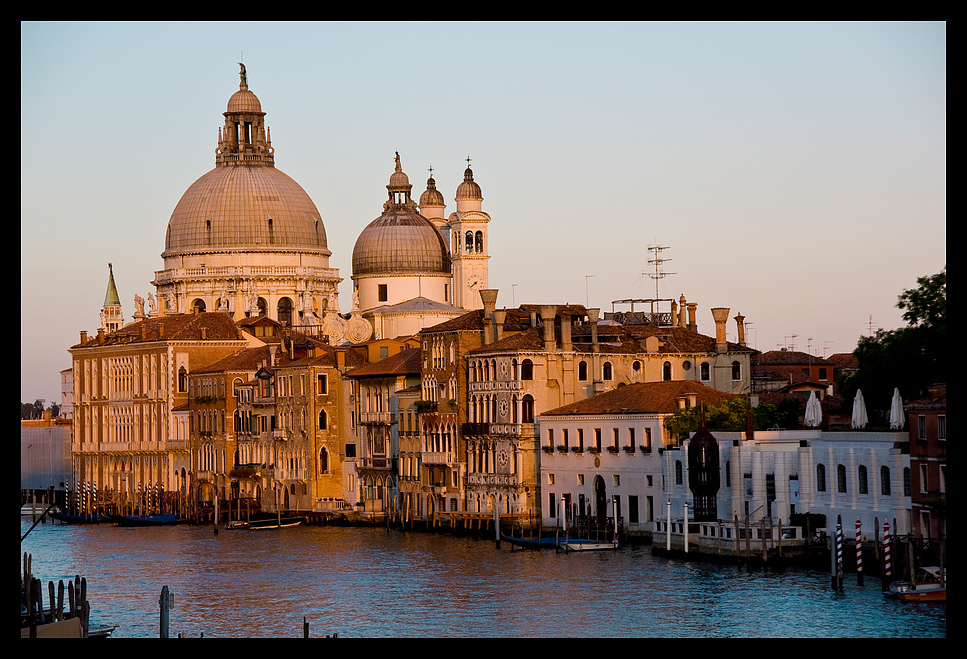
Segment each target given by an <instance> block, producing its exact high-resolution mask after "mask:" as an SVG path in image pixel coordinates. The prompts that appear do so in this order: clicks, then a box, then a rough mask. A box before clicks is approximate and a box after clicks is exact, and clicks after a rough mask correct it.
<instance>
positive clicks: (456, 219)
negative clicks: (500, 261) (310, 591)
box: [449, 158, 490, 311]
mask: <svg viewBox="0 0 967 659" xmlns="http://www.w3.org/2000/svg"><path fill="white" fill-rule="evenodd" d="M469 165H470V159H469V158H467V169H466V171H465V172H464V173H463V183H461V184H460V185H458V186H457V194H456V198H455V199H454V201H456V202H457V210H456V212H455V213H452V214H451V215H450V221H449V224H450V229H451V232H452V233H451V234H450V235H451V240H452V246H451V251H450V253H451V258H452V262H453V305H454V306H456V307H460V308H462V309H466V310H467V311H473V310H474V309H483V302H482V301H481V300H480V291H481V290H482V289H485V288H488V286H489V277H488V262H489V261H490V256H489V254H488V251H487V248H488V238H487V225H488V224H489V222H490V216H489V215H488V214H487V213H485V212H483V211H482V210H481V209H480V208H481V202H482V201H483V195H482V194H481V192H480V186H479V185H477V184H476V183H475V182H474V180H473V171H472V170H471V169H470V166H469Z"/></svg>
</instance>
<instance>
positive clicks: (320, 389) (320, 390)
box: [316, 373, 329, 396]
mask: <svg viewBox="0 0 967 659" xmlns="http://www.w3.org/2000/svg"><path fill="white" fill-rule="evenodd" d="M328 393H329V378H328V376H326V375H325V374H324V373H320V374H319V375H318V376H317V377H316V394H317V395H319V396H323V395H325V394H328Z"/></svg>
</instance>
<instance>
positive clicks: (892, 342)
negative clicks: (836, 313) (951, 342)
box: [839, 266, 949, 406]
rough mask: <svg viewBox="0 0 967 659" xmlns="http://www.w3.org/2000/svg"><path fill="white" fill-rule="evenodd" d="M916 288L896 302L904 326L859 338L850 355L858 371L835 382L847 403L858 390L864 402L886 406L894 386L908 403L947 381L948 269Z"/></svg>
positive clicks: (925, 278)
mask: <svg viewBox="0 0 967 659" xmlns="http://www.w3.org/2000/svg"><path fill="white" fill-rule="evenodd" d="M917 284H918V286H917V288H913V289H909V290H906V291H903V293H901V294H900V295H899V297H898V298H897V305H896V306H897V308H899V309H903V310H904V313H903V319H904V320H905V321H907V323H908V325H907V326H906V327H901V328H899V329H895V330H878V331H877V332H876V334H874V335H873V336H864V337H862V338H861V339H860V341H859V343H858V344H857V346H856V350H854V351H853V354H854V355H855V356H856V358H857V360H858V361H859V370H858V371H857V373H856V374H855V375H853V376H849V377H846V378H844V379H842V380H841V381H840V383H839V385H840V387H839V389H840V392H841V393H842V394H843V397H844V399H846V400H852V398H853V396H854V395H855V394H856V390H857V389H861V390H862V391H863V395H864V397H865V398H866V399H867V400H868V401H875V404H878V405H879V406H888V405H889V400H890V399H891V397H892V395H893V389H894V387H897V388H899V389H900V394H901V395H902V396H903V398H904V400H912V399H917V398H921V397H923V396H925V395H926V393H927V389H928V387H930V386H931V385H933V384H937V383H941V382H946V381H947V369H946V364H947V360H948V359H949V357H948V351H947V267H946V266H944V268H943V270H941V271H940V272H939V273H937V274H935V275H931V276H926V277H920V278H918V279H917Z"/></svg>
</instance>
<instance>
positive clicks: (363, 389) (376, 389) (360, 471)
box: [345, 349, 421, 518]
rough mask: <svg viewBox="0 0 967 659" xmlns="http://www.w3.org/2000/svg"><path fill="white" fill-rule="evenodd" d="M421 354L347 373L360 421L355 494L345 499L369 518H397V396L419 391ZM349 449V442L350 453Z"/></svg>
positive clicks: (405, 353)
mask: <svg viewBox="0 0 967 659" xmlns="http://www.w3.org/2000/svg"><path fill="white" fill-rule="evenodd" d="M420 353H421V351H420V350H417V349H409V350H404V351H403V352H399V353H396V354H395V355H391V356H389V357H387V358H386V359H383V360H380V361H378V362H375V363H372V364H364V365H362V366H360V367H358V368H355V369H353V370H351V371H349V372H348V373H346V376H345V377H346V379H347V380H349V381H350V387H351V389H350V391H351V396H352V400H353V414H354V418H355V424H354V427H353V428H352V430H353V431H354V435H355V436H354V438H353V443H352V444H351V446H352V451H353V452H354V454H355V457H356V459H355V468H356V476H355V479H354V482H353V483H352V484H351V485H352V487H353V489H352V490H351V491H347V492H346V493H345V497H346V500H347V502H348V503H350V504H352V505H355V507H356V510H357V512H359V513H360V514H362V515H363V516H366V517H370V518H375V517H378V516H382V515H385V514H394V513H395V512H396V509H395V508H394V506H396V505H397V502H398V497H397V495H398V493H399V484H398V477H399V470H398V458H399V450H400V448H399V447H400V444H399V420H400V412H401V410H400V407H399V406H400V399H399V397H398V396H397V392H400V391H402V390H405V389H407V388H409V387H413V386H417V385H419V383H420ZM411 399H412V396H411V395H410V396H407V400H411ZM349 447H350V444H349V440H347V453H349V452H350V449H349Z"/></svg>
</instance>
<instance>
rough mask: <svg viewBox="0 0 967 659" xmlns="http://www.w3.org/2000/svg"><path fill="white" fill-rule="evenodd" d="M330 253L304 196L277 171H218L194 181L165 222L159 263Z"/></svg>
mask: <svg viewBox="0 0 967 659" xmlns="http://www.w3.org/2000/svg"><path fill="white" fill-rule="evenodd" d="M226 249H231V250H245V251H251V250H255V251H259V250H278V249H287V250H289V249H295V250H307V251H314V252H323V253H325V254H326V255H327V256H328V255H329V250H328V247H327V242H326V229H325V226H323V223H322V217H321V216H320V215H319V211H318V210H317V209H316V206H315V204H314V203H312V199H310V198H309V195H308V194H306V192H305V190H303V189H302V187H301V186H300V185H299V184H298V183H296V182H295V181H294V180H292V179H291V178H289V177H288V176H287V175H286V174H284V173H282V172H281V171H279V170H278V169H276V168H275V167H266V166H258V165H255V166H252V165H231V166H220V167H216V168H215V169H213V170H212V171H210V172H208V173H207V174H205V175H204V176H202V177H201V178H200V179H198V180H197V181H195V182H194V183H193V184H192V185H191V187H189V188H188V190H187V192H185V194H184V195H183V196H182V197H181V201H179V202H178V205H177V206H176V207H175V210H174V212H173V213H172V214H171V219H170V220H169V221H168V233H167V236H166V238H165V252H164V254H162V256H163V257H166V256H169V255H170V254H172V253H179V252H199V251H201V252H204V251H210V250H212V251H223V250H226Z"/></svg>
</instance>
